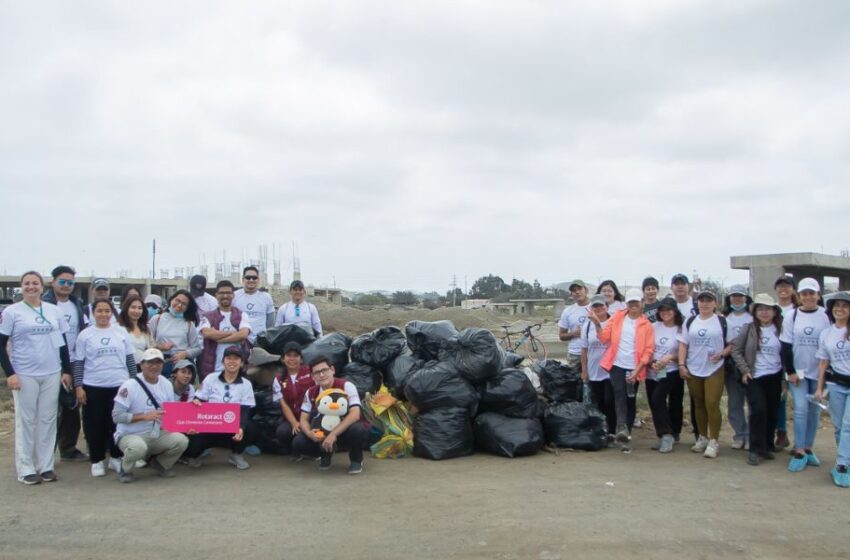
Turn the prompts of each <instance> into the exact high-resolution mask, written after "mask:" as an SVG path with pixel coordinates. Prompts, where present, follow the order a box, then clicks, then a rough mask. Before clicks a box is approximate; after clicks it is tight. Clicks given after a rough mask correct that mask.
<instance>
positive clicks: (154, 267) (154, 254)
mask: <svg viewBox="0 0 850 560" xmlns="http://www.w3.org/2000/svg"><path fill="white" fill-rule="evenodd" d="M155 278H156V239H154V240H153V262H152V263H151V280H153V279H155Z"/></svg>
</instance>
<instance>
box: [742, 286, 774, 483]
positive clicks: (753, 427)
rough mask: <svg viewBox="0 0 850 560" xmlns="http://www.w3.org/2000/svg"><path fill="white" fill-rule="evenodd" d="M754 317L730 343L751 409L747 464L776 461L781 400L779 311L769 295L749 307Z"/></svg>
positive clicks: (758, 297)
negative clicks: (774, 440) (765, 460)
mask: <svg viewBox="0 0 850 560" xmlns="http://www.w3.org/2000/svg"><path fill="white" fill-rule="evenodd" d="M750 314H752V315H753V316H754V319H753V321H752V322H751V323H749V324H748V325H746V326H745V327H744V328H743V330H742V331H741V334H739V335H738V337H737V338H735V341H734V342H733V343H732V359H733V360H735V366H736V368H737V370H738V373H739V374H740V375H741V383H743V385H744V387H746V390H747V404H748V406H749V407H750V418H749V425H750V454H749V456H748V457H747V463H749V464H750V465H754V466H755V465H758V464H759V463H761V461H762V459H775V458H776V457H775V455H774V454H773V452H774V451H775V450H776V448H775V447H774V444H773V437H774V434H775V432H776V416H777V411H778V410H779V399H780V397H781V396H782V344H781V342H780V341H779V336H780V334H781V333H782V310H781V309H780V308H779V306H778V305H777V304H776V301H774V299H773V298H772V297H770V295H768V294H758V295H756V297H755V299H754V300H753V304H752V305H751V306H750Z"/></svg>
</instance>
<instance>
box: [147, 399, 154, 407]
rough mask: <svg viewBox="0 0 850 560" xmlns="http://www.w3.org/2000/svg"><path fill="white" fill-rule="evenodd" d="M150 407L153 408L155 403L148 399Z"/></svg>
mask: <svg viewBox="0 0 850 560" xmlns="http://www.w3.org/2000/svg"><path fill="white" fill-rule="evenodd" d="M148 406H153V401H152V400H150V398H148Z"/></svg>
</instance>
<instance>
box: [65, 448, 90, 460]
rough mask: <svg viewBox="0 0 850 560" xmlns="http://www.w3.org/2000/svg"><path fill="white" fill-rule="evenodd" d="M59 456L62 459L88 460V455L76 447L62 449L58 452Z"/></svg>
mask: <svg viewBox="0 0 850 560" xmlns="http://www.w3.org/2000/svg"><path fill="white" fill-rule="evenodd" d="M59 457H61V458H62V460H63V461H88V460H89V456H88V455H86V454H85V453H83V452H82V451H80V450H79V449H77V448H74V449H73V450H71V451H63V452H61V453H59Z"/></svg>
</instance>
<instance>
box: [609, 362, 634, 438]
mask: <svg viewBox="0 0 850 560" xmlns="http://www.w3.org/2000/svg"><path fill="white" fill-rule="evenodd" d="M608 374H609V376H610V377H611V385H612V386H613V387H614V412H615V413H616V415H617V429H619V428H620V427H621V426H625V427H626V428H627V429H628V430H629V432H631V431H632V424H634V421H635V418H634V415H632V419H631V422H629V403H628V401H629V400H633V399H629V398H628V397H627V396H626V385H628V384H627V383H626V370H624V369H623V368H621V367H619V366H611V371H609V372H608ZM633 414H634V413H633Z"/></svg>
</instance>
